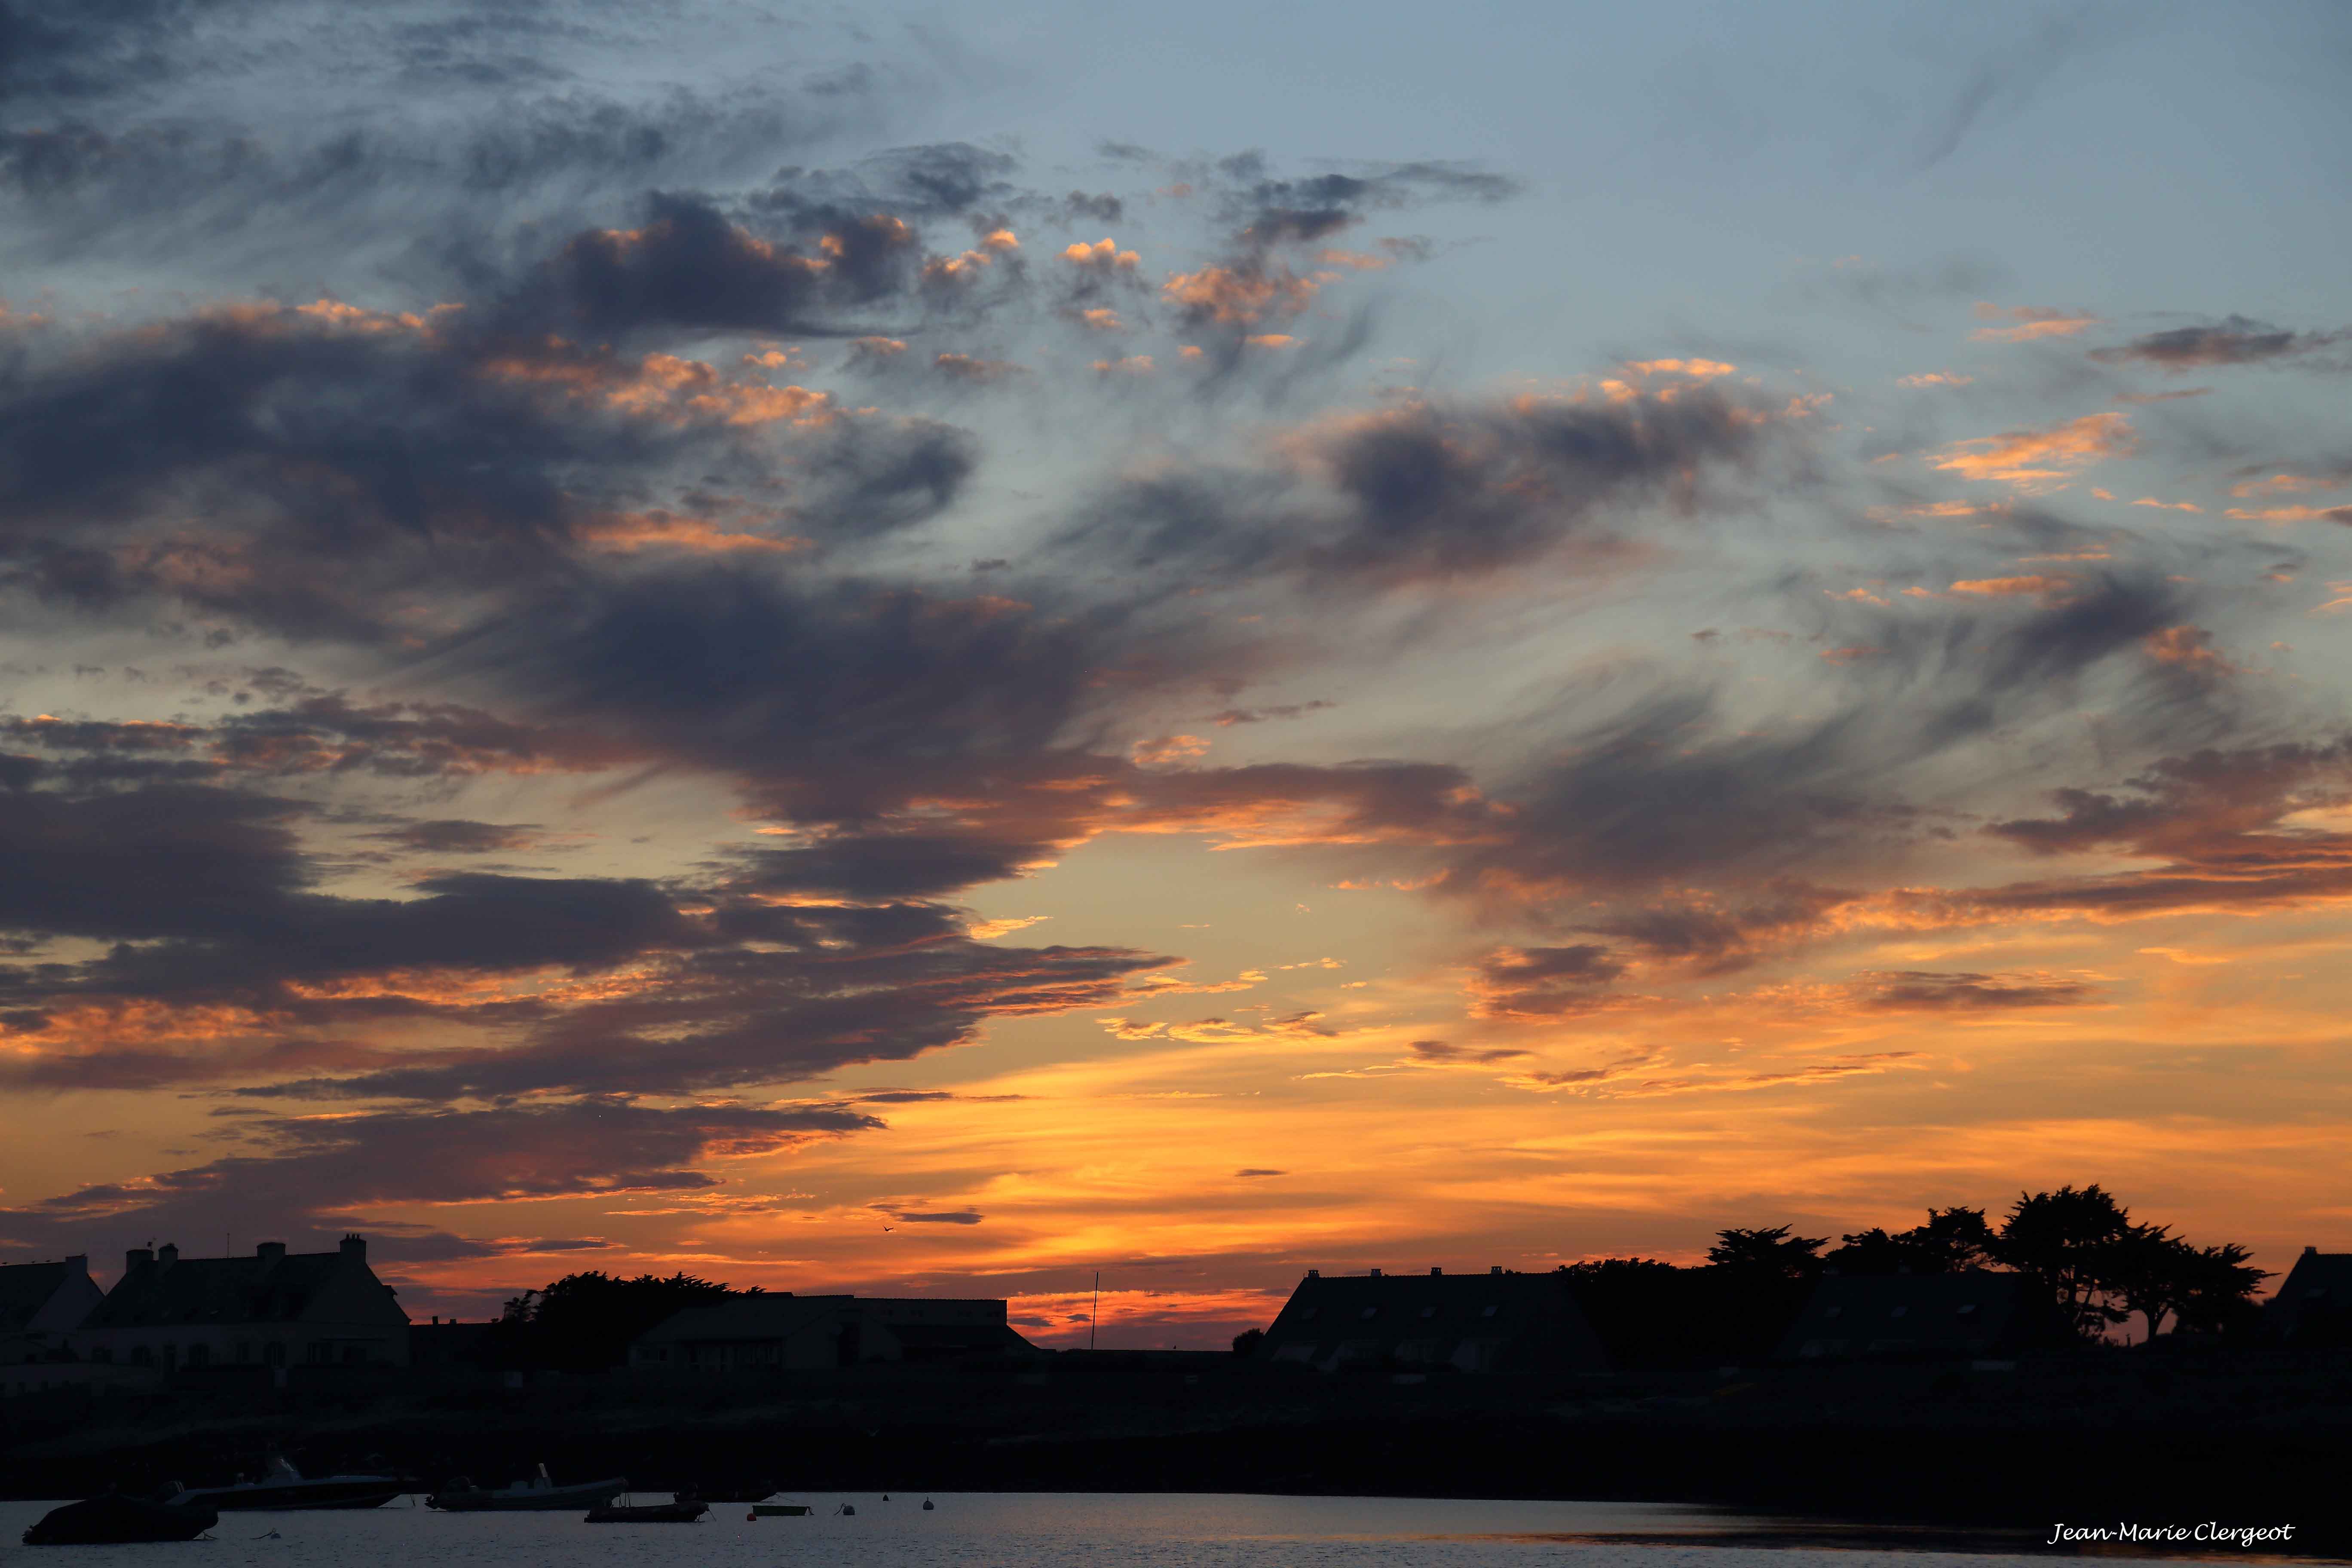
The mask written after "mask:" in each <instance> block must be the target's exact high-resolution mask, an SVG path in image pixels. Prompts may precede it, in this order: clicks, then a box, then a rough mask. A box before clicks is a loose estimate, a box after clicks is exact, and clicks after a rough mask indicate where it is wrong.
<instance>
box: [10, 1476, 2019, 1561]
mask: <svg viewBox="0 0 2352 1568" xmlns="http://www.w3.org/2000/svg"><path fill="white" fill-rule="evenodd" d="M785 1496H786V1498H788V1499H789V1500H792V1501H794V1502H805V1503H810V1504H812V1505H814V1507H815V1509H816V1510H817V1511H816V1513H815V1514H814V1515H813V1516H811V1517H808V1518H805V1519H763V1520H760V1521H757V1522H752V1521H747V1520H746V1519H745V1518H744V1515H745V1514H746V1513H747V1512H748V1511H749V1510H748V1509H747V1508H746V1507H745V1506H744V1505H742V1504H740V1503H737V1504H731V1505H730V1504H713V1505H712V1510H711V1515H710V1517H709V1519H707V1520H705V1521H703V1522H701V1523H699V1524H692V1525H656V1524H645V1525H617V1524H616V1525H590V1524H585V1523H583V1522H582V1521H581V1518H580V1515H579V1514H577V1513H509V1514H495V1513H488V1514H486V1513H473V1514H444V1513H438V1512H436V1511H434V1510H430V1509H426V1508H424V1507H421V1506H416V1505H415V1504H416V1502H417V1501H418V1500H411V1499H407V1498H403V1499H400V1500H397V1501H395V1502H394V1503H392V1504H390V1505H389V1506H387V1507H384V1508H381V1509H374V1510H366V1511H360V1512H332V1513H277V1514H260V1513H242V1514H225V1515H223V1516H222V1518H221V1522H220V1523H219V1524H218V1525H217V1526H216V1527H215V1529H214V1530H213V1531H211V1533H212V1535H213V1537H214V1539H213V1540H210V1541H196V1542H187V1543H185V1544H175V1545H152V1546H78V1547H29V1546H23V1545H20V1544H18V1542H19V1541H20V1539H21V1537H22V1536H23V1534H24V1531H25V1527H26V1525H28V1524H30V1523H32V1522H33V1521H35V1520H37V1519H38V1518H39V1517H40V1516H41V1515H42V1514H43V1513H46V1512H47V1510H49V1509H50V1508H51V1507H53V1506H54V1505H53V1504H49V1503H29V1502H0V1563H9V1564H12V1565H13V1564H18V1563H29V1562H33V1561H38V1562H42V1563H58V1562H62V1563H68V1564H71V1565H72V1568H82V1565H84V1564H87V1565H88V1568H111V1565H112V1564H117V1563H139V1564H142V1565H143V1564H182V1563H184V1564H189V1565H191V1568H245V1565H247V1564H253V1565H256V1568H404V1565H405V1564H409V1563H429V1564H435V1565H436V1568H438V1565H442V1564H446V1565H448V1568H604V1565H608V1564H609V1565H611V1568H793V1565H797V1564H808V1565H809V1568H1126V1565H1129V1564H1132V1565H1136V1568H1311V1565H1315V1564H1322V1563H1330V1564H1343V1563H1344V1564H1348V1565H1349V1568H1390V1565H1397V1568H1403V1565H1407V1564H1412V1565H1416V1568H1418V1565H1421V1564H1428V1565H1430V1568H1528V1565H1531V1564H1535V1563H1558V1562H1568V1563H1574V1564H1575V1565H1576V1568H1616V1565H1622V1568H1871V1565H1872V1564H1873V1563H1880V1562H1884V1563H1887V1564H1890V1565H1894V1564H1899V1565H1900V1568H1933V1565H1934V1564H1936V1563H1950V1564H1953V1565H1955V1568H1960V1565H1966V1568H2000V1564H2003V1563H2026V1562H2029V1561H2032V1562H2037V1563H2041V1564H2042V1568H2048V1565H2049V1563H2051V1559H2050V1558H2049V1557H2046V1556H2041V1555H2039V1554H2034V1555H2032V1556H2029V1555H2027V1554H2022V1553H2020V1554H2011V1555H2001V1554H1986V1553H1984V1552H1970V1553H1967V1554H1958V1553H1952V1552H1935V1551H1904V1550H1896V1549H1892V1548H1890V1546H1889V1545H1888V1544H1886V1543H1885V1542H1879V1543H1877V1544H1875V1545H1871V1544H1866V1543H1864V1542H1862V1541H1857V1542H1856V1546H1857V1548H1859V1549H1853V1550H1839V1551H1823V1550H1820V1549H1817V1548H1814V1547H1811V1546H1801V1547H1791V1548H1789V1549H1783V1550H1773V1549H1769V1548H1758V1547H1751V1546H1729V1545H1709V1544H1707V1543H1706V1542H1708V1540H1709V1539H1710V1538H1714V1539H1717V1540H1720V1539H1722V1538H1724V1537H1726V1536H1727V1535H1733V1534H1737V1533H1739V1532H1744V1531H1751V1530H1756V1529H1768V1528H1770V1526H1769V1524H1768V1523H1767V1521H1759V1520H1753V1519H1746V1518H1742V1517H1740V1516H1738V1515H1735V1514H1730V1513H1726V1512H1722V1511H1719V1510H1711V1509H1701V1508H1684V1507H1673V1506H1667V1505H1661V1504H1652V1503H1596V1502H1488V1501H1465V1500H1457V1499H1432V1498H1293V1497H1259V1496H1241V1495H1200V1494H1174V1495H1171V1494H1118V1493H1110V1494H1105V1493H1058V1494H1057V1493H1035V1492H1031V1493H950V1492H939V1493H934V1494H932V1500H933V1501H934V1502H935V1503H936V1504H937V1505H938V1506H937V1507H936V1508H935V1509H934V1510H932V1511H930V1512H928V1513H927V1512H925V1511H923V1508H922V1503H923V1498H922V1496H921V1495H920V1494H919V1493H898V1494H894V1495H893V1498H892V1500H890V1501H887V1502H885V1501H883V1500H882V1499H881V1497H880V1496H879V1495H878V1494H876V1493H871V1492H866V1493H854V1494H851V1493H824V1492H807V1493H788V1494H785ZM633 1500H634V1501H637V1502H655V1501H666V1500H667V1494H663V1493H638V1494H636V1495H635V1497H634V1499H633ZM845 1502H847V1503H851V1504H854V1505H855V1506H856V1510H857V1511H856V1515H855V1516H853V1517H849V1518H844V1517H842V1516H840V1515H839V1514H838V1513H836V1512H835V1510H836V1509H837V1508H838V1507H839V1506H840V1505H841V1504H842V1503H845ZM272 1531H274V1532H275V1535H274V1537H273V1536H272V1534H271V1532H272ZM1616 1534H1639V1535H1643V1536H1644V1537H1646V1538H1647V1539H1646V1540H1645V1541H1644V1542H1641V1543H1627V1542H1593V1541H1590V1540H1579V1539H1577V1538H1578V1537H1584V1536H1591V1535H1616Z"/></svg>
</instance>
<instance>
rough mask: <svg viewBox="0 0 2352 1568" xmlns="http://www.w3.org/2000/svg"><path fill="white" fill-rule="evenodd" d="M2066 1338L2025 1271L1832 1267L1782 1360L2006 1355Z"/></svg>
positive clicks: (1784, 1345)
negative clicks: (1837, 1270)
mask: <svg viewBox="0 0 2352 1568" xmlns="http://www.w3.org/2000/svg"><path fill="white" fill-rule="evenodd" d="M2068 1338H2069V1336H2068V1334H2067V1332H2066V1329H2065V1324H2064V1323H2063V1321H2061V1320H2060V1318H2059V1315H2058V1313H2057V1311H2056V1310H2055V1309H2054V1308H2053V1307H2052V1306H2051V1305H2050V1303H2049V1302H2048V1301H2047V1300H2045V1299H2044V1296H2043V1293H2042V1289H2041V1288H2040V1287H2039V1286H2038V1285H2037V1284H2036V1283H2035V1282H2034V1281H2033V1280H2032V1279H2028V1278H2026V1277H2025V1276H2024V1275H2021V1274H2000V1273H1995V1272H1993V1271H1992V1270H1990V1269H1983V1268H1969V1269H1962V1270H1960V1271H1958V1272H1957V1273H1952V1274H1827V1275H1823V1276H1822V1279H1821V1281H1820V1282H1819V1283H1818V1284H1816V1285H1815V1286H1814V1287H1813V1293H1812V1295H1811V1298H1810V1299H1809V1300H1807V1301H1806V1302H1805V1306H1804V1310H1802V1311H1801V1312H1799V1313H1798V1314H1797V1321H1795V1322H1794V1323H1793V1324H1791V1325H1790V1329H1789V1331H1788V1333H1786V1334H1785V1335H1783V1336H1782V1337H1781V1340H1780V1351H1779V1359H1780V1360H1782V1361H1845V1360H1854V1359H1860V1358H1864V1357H1870V1356H1881V1357H1892V1358H1897V1359H1902V1358H1932V1357H1939V1356H1940V1357H1952V1358H1955V1359H1957V1358H1960V1357H1969V1356H2008V1355H2012V1354H2014V1353H2016V1352H2019V1351H2021V1350H2030V1349H2033V1348H2035V1347H2037V1346H2043V1345H2055V1344H2063V1343H2066V1342H2067V1341H2068Z"/></svg>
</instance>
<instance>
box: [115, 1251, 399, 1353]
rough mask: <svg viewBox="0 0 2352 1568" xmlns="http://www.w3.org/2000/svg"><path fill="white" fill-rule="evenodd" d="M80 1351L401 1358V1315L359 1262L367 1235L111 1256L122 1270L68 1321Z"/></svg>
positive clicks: (384, 1289)
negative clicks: (322, 1244)
mask: <svg viewBox="0 0 2352 1568" xmlns="http://www.w3.org/2000/svg"><path fill="white" fill-rule="evenodd" d="M72 1342H73V1345H74V1348H75V1349H76V1350H77V1351H78V1352H79V1353H80V1354H81V1355H82V1357H83V1358H84V1359H86V1360H89V1361H94V1362H101V1363H104V1362H111V1363H115V1364H117V1365H125V1366H140V1367H150V1366H152V1367H156V1368H159V1369H161V1370H163V1371H166V1372H169V1371H172V1370H174V1369H176V1368H180V1367H199V1366H238V1365H249V1366H267V1367H281V1366H355V1365H357V1366H386V1365H389V1366H406V1365H407V1364H408V1314H407V1313H405V1312H404V1311H402V1310H400V1303H399V1302H398V1301H397V1300H394V1296H393V1293H392V1290H391V1289H390V1288H388V1287H387V1286H386V1285H385V1284H384V1283H383V1281H382V1280H380V1279H377V1278H376V1277H375V1271H374V1270H373V1269H372V1268H369V1267H368V1261H367V1243H366V1241H365V1240H363V1239H362V1238H361V1237H356V1236H347V1237H343V1240H342V1245H341V1247H337V1248H336V1249H335V1250H334V1251H332V1252H288V1251H287V1250H286V1244H285V1243H284V1242H282V1241H265V1242H263V1243H262V1244H261V1245H260V1247H257V1248H256V1249H255V1250H254V1253H253V1256H252V1257H250V1258H183V1257H181V1256H180V1249H179V1248H178V1247H159V1248H157V1249H156V1250H155V1251H153V1252H150V1251H148V1250H147V1249H146V1248H145V1247H133V1248H131V1250H130V1251H129V1252H127V1253H125V1254H124V1255H123V1269H122V1278H121V1279H118V1280H116V1281H115V1282H114V1289H111V1290H109V1291H108V1292H107V1293H106V1300H103V1301H100V1303H99V1304H98V1306H97V1307H96V1308H94V1309H92V1310H91V1312H90V1314H89V1317H88V1318H86V1319H84V1320H83V1321H82V1325H81V1327H80V1328H79V1329H78V1330H76V1331H75V1332H74V1334H73V1336H72Z"/></svg>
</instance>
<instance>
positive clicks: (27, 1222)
mask: <svg viewBox="0 0 2352 1568" xmlns="http://www.w3.org/2000/svg"><path fill="white" fill-rule="evenodd" d="M882 1125H883V1123H882V1122H881V1121H879V1120H878V1119H877V1118H875V1117H873V1116H870V1115H867V1114H866V1113H865V1112H863V1111H858V1110H851V1109H848V1108H846V1107H822V1106H799V1107H791V1108H783V1109H759V1108H752V1107H728V1106H693V1107H687V1108H683V1109H678V1110H659V1109H655V1108H652V1107H646V1106H635V1105H627V1104H622V1103H616V1102H600V1101H588V1102H582V1103H578V1104H572V1105H562V1106H551V1107H539V1108H530V1109H504V1110H475V1111H447V1110H443V1111H372V1112H364V1113H362V1114H359V1115H354V1116H350V1117H339V1118H335V1119H333V1120H331V1121H319V1120H308V1119H285V1120H278V1119H270V1120H267V1121H259V1122H256V1123H251V1124H249V1126H250V1128H251V1136H252V1137H253V1138H254V1139H255V1140H256V1141H257V1143H258V1144H259V1146H260V1152H256V1153H252V1154H238V1155H233V1156H230V1157H228V1158H225V1159H220V1160H215V1161H213V1162H211V1163H207V1164H204V1165H197V1166H191V1167H186V1168H184V1169H181V1170H175V1171H166V1172H163V1173H159V1174H156V1175H154V1176H151V1177H147V1178H143V1179H142V1180H139V1181H135V1182H129V1183H115V1184H97V1185H91V1186H85V1187H81V1188H78V1189H76V1190H74V1191H71V1192H68V1193H63V1194H58V1196H56V1197H52V1198H49V1199H47V1200H45V1201H43V1202H41V1203H38V1204H35V1205H26V1206H23V1207H18V1208H12V1209H0V1232H5V1234H6V1235H7V1236H8V1237H10V1239H11V1240H12V1241H13V1242H14V1243H15V1244H16V1245H18V1246H27V1245H38V1244H39V1243H40V1242H42V1241H44V1240H47V1239H48V1238H52V1237H54V1238H58V1239H59V1240H71V1241H73V1242H74V1244H75V1246H76V1247H89V1246H90V1245H91V1243H90V1241H89V1237H91V1235H92V1233H93V1232H98V1233H100V1234H105V1233H113V1234H116V1235H118V1236H121V1237H130V1238H131V1239H132V1240H134V1241H135V1240H137V1239H141V1238H143V1237H152V1236H159V1235H161V1236H168V1235H172V1234H179V1235H183V1236H184V1237H188V1238H189V1239H190V1240H194V1238H195V1237H201V1236H205V1235H212V1236H217V1235H219V1234H220V1232H221V1231H222V1230H223V1229H225V1228H234V1229H236V1230H239V1231H243V1232H245V1233H246V1234H248V1235H249V1234H251V1233H252V1231H253V1230H254V1229H255V1228H256V1227H257V1226H259V1227H266V1228H267V1229H268V1230H270V1231H273V1232H274V1231H277V1230H278V1229H279V1228H280V1227H289V1226H301V1225H303V1224H304V1223H306V1222H308V1223H309V1224H312V1225H317V1226H320V1227H321V1228H324V1229H334V1228H338V1227H340V1228H346V1229H347V1228H350V1226H352V1225H353V1224H358V1223H362V1222H361V1221H360V1220H358V1219H357V1218H356V1217H355V1216H354V1215H353V1213H352V1211H354V1210H358V1209H363V1208H365V1207H367V1206H370V1205H401V1204H478V1203H493V1202H499V1201H511V1200H515V1199H530V1198H551V1197H566V1196H577V1195H587V1194H618V1193H629V1192H678V1191H688V1192H690V1191H697V1190H706V1189H709V1188H711V1187H715V1186H717V1185H719V1177H717V1176H715V1175H713V1174H711V1173H709V1171H707V1170H704V1169H701V1168H699V1167H701V1166H703V1165H705V1164H707V1163H710V1162H711V1161H713V1160H718V1159H724V1158H728V1157H734V1156H744V1155H757V1154H765V1153H773V1152H778V1151H781V1150H784V1149H789V1148H792V1147H793V1146H794V1145H797V1144H801V1143H805V1142H809V1141H811V1140H813V1139H819V1138H834V1137H840V1136H844V1135H846V1134H851V1133H856V1132H862V1131H873V1130H876V1129H878V1128H880V1127H881V1126H882ZM388 1250H389V1251H391V1252H392V1253H393V1255H394V1256H395V1257H397V1256H399V1255H400V1253H399V1247H398V1246H397V1244H395V1245H394V1246H393V1247H390V1248H388Z"/></svg>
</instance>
